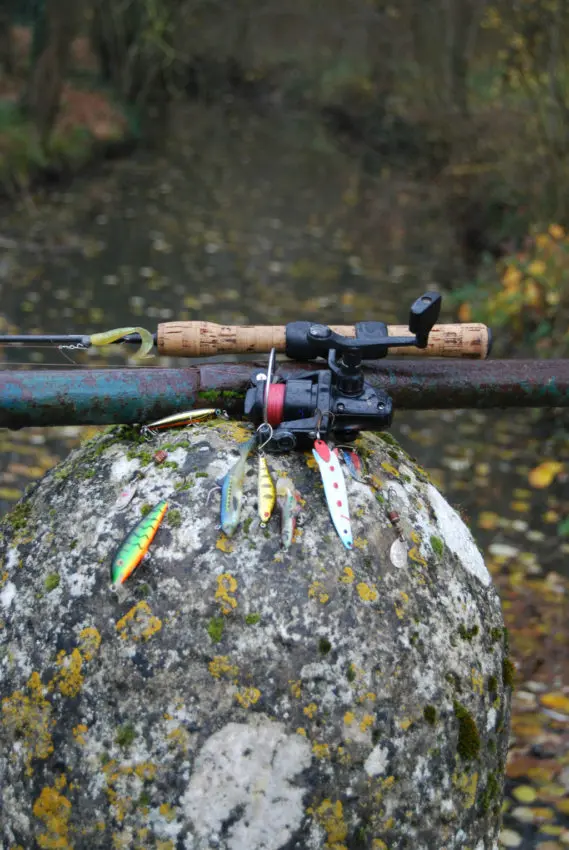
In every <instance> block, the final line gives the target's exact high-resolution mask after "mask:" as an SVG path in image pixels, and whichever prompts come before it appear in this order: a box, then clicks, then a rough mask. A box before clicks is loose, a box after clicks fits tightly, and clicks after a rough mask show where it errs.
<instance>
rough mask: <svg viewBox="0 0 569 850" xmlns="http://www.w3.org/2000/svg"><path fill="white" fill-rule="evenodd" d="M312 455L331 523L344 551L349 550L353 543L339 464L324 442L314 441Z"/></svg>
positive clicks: (346, 497) (343, 482)
mask: <svg viewBox="0 0 569 850" xmlns="http://www.w3.org/2000/svg"><path fill="white" fill-rule="evenodd" d="M312 454H313V455H314V459H315V460H316V463H317V464H318V468H319V469H320V475H321V476H322V483H323V484H324V495H325V496H326V501H327V503H328V510H329V511H330V516H331V517H332V522H333V523H334V526H335V528H336V531H337V532H338V534H339V536H340V540H341V541H342V543H343V544H344V546H345V547H346V549H351V548H352V547H353V545H354V541H353V537H352V529H351V526H350V511H349V507H348V494H347V492H346V482H345V480H344V474H343V472H342V467H341V466H340V462H339V460H338V458H337V456H336V455H335V454H334V452H332V451H331V449H330V447H329V446H328V444H327V443H325V442H324V440H315V441H314V448H313V449H312Z"/></svg>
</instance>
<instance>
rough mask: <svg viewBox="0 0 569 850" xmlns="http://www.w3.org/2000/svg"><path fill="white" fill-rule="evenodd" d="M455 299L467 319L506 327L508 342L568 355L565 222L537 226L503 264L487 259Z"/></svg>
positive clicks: (505, 340)
mask: <svg viewBox="0 0 569 850" xmlns="http://www.w3.org/2000/svg"><path fill="white" fill-rule="evenodd" d="M451 298H452V300H453V301H454V302H455V303H458V304H459V305H460V306H459V311H458V312H459V318H460V319H461V320H462V321H480V322H484V323H486V324H489V325H491V326H492V327H494V328H496V329H500V330H501V331H502V334H501V339H502V344H509V345H512V344H513V345H514V346H516V347H519V348H523V347H525V348H527V347H528V346H529V347H531V349H532V351H533V352H535V353H536V354H541V355H542V356H544V357H560V356H567V354H568V353H569V234H568V233H567V232H566V231H565V230H564V229H563V227H561V226H560V225H559V224H552V225H550V227H549V228H547V229H543V228H541V229H537V230H536V231H535V232H534V233H533V234H532V235H531V236H530V237H528V238H527V239H526V244H525V246H524V249H523V250H522V251H519V252H518V253H516V254H512V255H510V256H508V257H506V258H505V259H502V260H500V261H499V262H498V263H497V264H496V263H494V262H492V261H490V260H489V259H488V258H487V259H486V261H485V262H484V263H483V265H482V267H481V269H480V272H479V274H478V277H477V279H476V280H475V281H474V282H473V283H471V284H469V285H467V286H464V287H462V288H460V289H459V290H457V291H456V292H455V293H453V295H452V296H451Z"/></svg>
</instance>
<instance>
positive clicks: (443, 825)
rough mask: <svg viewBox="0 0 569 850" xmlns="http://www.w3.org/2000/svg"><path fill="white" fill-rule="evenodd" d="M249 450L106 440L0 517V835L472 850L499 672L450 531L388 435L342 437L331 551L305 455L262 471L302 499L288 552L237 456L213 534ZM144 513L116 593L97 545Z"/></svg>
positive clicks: (492, 805)
mask: <svg viewBox="0 0 569 850" xmlns="http://www.w3.org/2000/svg"><path fill="white" fill-rule="evenodd" d="M249 435H250V434H249V432H248V431H247V430H246V428H245V426H243V425H240V424H235V423H231V422H215V423H212V424H208V425H200V426H196V427H194V428H191V429H187V430H186V431H184V432H181V433H173V432H170V433H168V434H162V435H161V436H160V437H159V438H156V439H155V440H153V441H152V442H147V441H145V440H144V439H142V438H141V437H139V435H138V434H137V432H136V431H135V430H133V429H127V428H122V427H119V428H116V429H111V430H110V431H109V432H107V433H105V434H102V435H100V436H98V437H96V438H95V439H94V440H92V441H91V442H89V443H87V444H86V445H84V446H83V447H81V448H80V449H78V450H77V451H75V452H73V453H72V454H71V455H70V456H69V458H68V460H67V461H66V462H65V463H64V464H62V465H60V466H58V467H56V468H55V469H53V470H52V471H50V472H49V473H48V474H47V475H46V476H45V477H44V478H43V479H42V480H41V481H40V482H39V483H38V484H37V485H35V486H34V488H33V489H32V490H31V491H30V492H29V493H28V494H27V495H26V496H25V497H24V499H23V500H22V501H21V502H20V503H19V504H18V505H17V506H16V508H15V509H14V510H13V511H12V513H11V514H9V515H8V516H7V517H6V518H5V520H4V522H3V525H2V529H1V531H2V539H1V542H0V556H1V564H2V566H1V568H0V621H1V622H0V626H1V628H0V695H1V697H2V710H1V716H0V794H1V814H0V824H1V826H0V845H2V841H3V842H4V843H3V845H2V846H3V847H5V848H6V850H8V848H18V847H19V848H25V850H28V849H29V848H35V847H39V848H74V850H83V848H85V850H86V848H89V850H98V848H101V850H102V848H104V850H109V848H113V850H114V848H154V849H155V850H174V848H176V850H210V849H211V848H219V849H220V850H277V848H283V850H284V848H286V850H292V849H293V848H295V850H296V849H297V850H304V848H306V850H316V848H327V850H347V849H348V848H349V850H360V848H373V850H386V848H389V850H403V848H408V850H467V848H469V849H470V850H494V849H495V848H497V834H498V829H499V812H500V804H501V799H502V775H503V768H504V762H505V757H506V750H507V740H508V721H509V710H510V684H511V682H510V678H511V674H510V670H511V665H510V663H509V661H508V659H507V642H506V640H505V637H504V635H505V632H504V629H503V621H502V616H501V610H500V603H499V600H498V597H497V594H496V591H495V590H494V588H493V586H492V582H491V578H490V575H489V573H488V572H487V570H486V567H485V565H484V560H483V558H482V556H481V554H480V552H479V551H478V549H477V547H476V546H475V544H474V542H473V540H472V537H471V534H470V532H469V531H468V529H467V528H466V526H465V525H464V523H463V521H462V520H461V518H460V517H459V516H458V514H457V513H456V512H455V511H454V510H453V509H452V508H451V507H450V506H449V505H448V503H447V502H446V501H445V499H444V498H443V497H442V496H441V495H440V493H439V492H438V491H437V490H436V489H435V488H434V487H433V486H432V484H430V483H429V481H428V477H427V476H426V474H425V473H424V472H423V471H422V470H421V469H420V468H418V467H417V465H416V464H415V463H414V462H413V461H412V460H411V459H410V458H409V457H408V456H407V455H406V454H405V453H404V452H403V451H402V449H401V448H400V447H399V446H398V445H397V443H396V442H395V441H394V440H393V439H392V438H391V437H390V435H388V434H386V435H383V436H373V435H365V436H363V437H361V438H360V439H359V440H358V443H357V446H358V449H359V451H360V454H361V456H362V457H363V459H364V462H365V466H366V472H367V480H366V481H365V482H362V483H359V482H357V481H355V480H353V479H348V481H347V485H348V494H349V501H350V510H351V516H352V526H353V531H354V537H355V546H354V549H353V550H352V551H348V550H346V549H345V548H344V547H343V545H342V543H341V542H340V540H339V538H338V537H337V535H336V533H335V531H334V528H333V526H332V524H331V522H330V518H329V514H328V511H327V508H326V503H325V500H324V494H323V490H322V486H321V482H320V476H319V472H318V470H317V469H316V468H315V463H314V461H313V459H312V455H311V454H309V453H307V454H300V453H291V454H288V455H282V456H269V465H270V467H271V469H272V471H273V475H274V477H275V479H276V477H277V476H278V475H279V474H282V473H284V474H286V475H288V476H289V477H290V478H291V479H292V481H293V482H294V483H295V486H296V488H297V489H298V491H299V492H300V494H301V496H302V500H303V502H302V512H301V515H300V518H299V528H298V529H297V532H296V539H295V542H294V543H293V544H292V546H291V548H290V549H288V550H283V549H282V548H281V544H280V535H279V523H278V517H277V516H275V517H273V519H272V520H271V522H270V524H269V525H268V526H267V527H265V528H263V527H261V526H260V522H259V520H258V519H257V514H256V491H257V474H256V466H257V459H256V457H255V456H254V455H253V456H251V458H250V459H249V462H248V474H247V477H246V479H245V496H244V503H243V514H242V523H241V526H240V527H239V529H238V530H237V531H236V533H235V535H234V536H233V537H232V538H231V539H229V538H226V537H225V536H224V535H223V533H222V532H221V531H220V530H219V495H218V494H217V493H215V492H211V491H212V489H213V488H214V487H215V483H216V480H217V479H219V478H220V476H223V475H224V473H225V472H226V471H227V470H228V469H229V467H230V466H231V465H232V464H233V463H234V462H235V460H236V459H237V451H236V446H237V444H238V442H240V441H243V440H244V439H245V438H247V437H248V436H249ZM159 449H165V450H166V451H167V452H168V458H167V460H166V461H164V462H162V463H158V462H157V461H158V460H159V459H160V458H158V459H155V457H154V454H155V452H156V451H158V450H159ZM136 473H140V474H141V477H139V479H138V485H137V491H136V493H135V495H134V498H133V499H132V501H131V502H130V503H129V504H128V505H127V506H126V507H124V506H123V507H122V508H119V504H117V498H118V496H119V493H120V491H121V490H122V489H123V488H124V486H125V484H127V483H128V482H129V481H131V480H132V479H133V478H134V477H135V476H136ZM163 498H166V499H168V501H169V510H168V512H167V514H166V517H165V519H164V521H163V523H162V526H161V527H160V529H159V531H158V533H157V535H156V537H155V539H154V541H153V543H152V545H151V548H150V551H149V554H148V556H147V558H146V559H145V560H144V561H143V562H142V563H141V565H140V566H139V567H138V568H137V569H136V571H135V572H134V573H133V574H132V575H131V576H130V578H129V579H128V580H127V581H126V583H125V584H124V586H123V589H124V594H117V593H115V592H114V591H113V590H112V589H111V588H110V571H109V568H110V563H111V560H112V557H113V554H114V552H115V550H116V548H117V546H118V544H119V543H120V542H121V540H122V539H123V538H124V536H125V535H126V533H127V532H128V531H129V530H130V529H131V527H132V526H133V525H134V524H135V523H136V522H137V521H138V520H139V519H140V518H141V515H142V514H143V513H144V512H145V511H147V510H148V508H149V507H150V506H154V505H155V504H156V503H158V502H159V501H160V500H161V499H163ZM119 503H120V499H119ZM393 509H396V510H397V511H398V512H399V514H400V517H401V520H400V528H401V530H402V532H403V534H404V536H405V538H406V540H407V543H408V548H409V553H408V560H407V564H406V565H405V564H404V563H402V562H401V561H400V560H399V559H398V558H395V561H396V563H397V564H399V566H396V565H394V563H393V562H392V560H390V554H389V553H390V549H391V545H392V543H393V542H394V540H395V538H396V534H397V531H396V529H395V528H394V526H393V525H392V523H391V522H390V520H389V519H388V512H389V511H391V510H393Z"/></svg>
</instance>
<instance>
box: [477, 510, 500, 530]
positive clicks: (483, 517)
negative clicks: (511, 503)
mask: <svg viewBox="0 0 569 850" xmlns="http://www.w3.org/2000/svg"><path fill="white" fill-rule="evenodd" d="M499 525H500V517H499V516H498V514H495V513H494V512H493V511H481V512H480V513H479V514H478V527H479V528H484V529H486V530H487V531H492V530H493V529H495V528H498V526H499Z"/></svg>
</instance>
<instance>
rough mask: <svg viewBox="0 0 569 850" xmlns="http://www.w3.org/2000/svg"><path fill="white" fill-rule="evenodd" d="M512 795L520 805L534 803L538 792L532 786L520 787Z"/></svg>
mask: <svg viewBox="0 0 569 850" xmlns="http://www.w3.org/2000/svg"><path fill="white" fill-rule="evenodd" d="M512 795H513V796H514V797H515V798H516V800H518V802H520V803H533V802H534V801H535V800H536V799H537V791H536V790H535V788H532V787H531V785H518V787H517V788H514V790H513V791H512Z"/></svg>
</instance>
